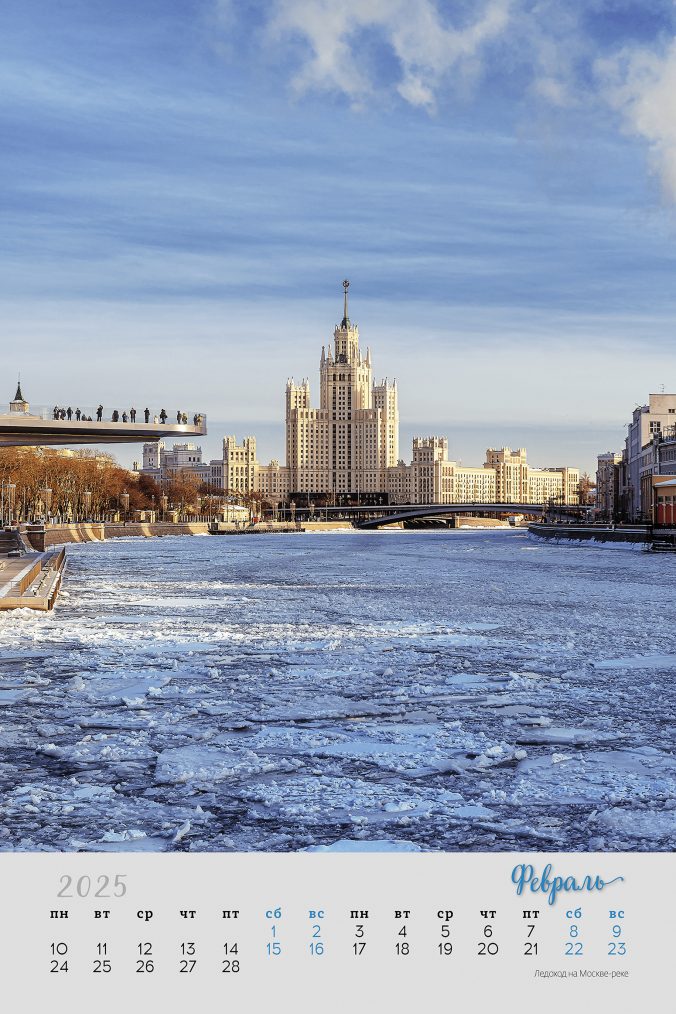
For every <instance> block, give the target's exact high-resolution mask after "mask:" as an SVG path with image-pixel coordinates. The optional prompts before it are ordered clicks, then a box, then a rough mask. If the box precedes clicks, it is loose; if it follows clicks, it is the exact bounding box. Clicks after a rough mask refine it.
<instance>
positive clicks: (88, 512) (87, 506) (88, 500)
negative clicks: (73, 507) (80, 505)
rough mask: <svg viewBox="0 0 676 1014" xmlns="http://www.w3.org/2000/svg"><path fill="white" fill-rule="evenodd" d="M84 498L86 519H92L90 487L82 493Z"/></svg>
mask: <svg viewBox="0 0 676 1014" xmlns="http://www.w3.org/2000/svg"><path fill="white" fill-rule="evenodd" d="M82 499H83V501H84V512H85V521H90V520H91V512H92V491H91V490H90V489H86V490H85V491H84V493H83V494H82Z"/></svg>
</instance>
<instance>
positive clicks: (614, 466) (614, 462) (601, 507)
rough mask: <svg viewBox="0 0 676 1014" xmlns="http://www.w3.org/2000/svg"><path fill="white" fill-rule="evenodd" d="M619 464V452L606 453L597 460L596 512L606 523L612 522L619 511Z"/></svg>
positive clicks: (620, 455)
mask: <svg viewBox="0 0 676 1014" xmlns="http://www.w3.org/2000/svg"><path fill="white" fill-rule="evenodd" d="M621 464H622V454H621V452H619V451H607V452H606V453H605V454H599V456H598V458H597V463H596V510H597V511H598V513H599V515H600V516H601V517H602V518H605V519H606V520H608V521H612V520H613V518H614V517H615V516H616V514H617V511H618V509H619V503H618V500H619V489H620V465H621Z"/></svg>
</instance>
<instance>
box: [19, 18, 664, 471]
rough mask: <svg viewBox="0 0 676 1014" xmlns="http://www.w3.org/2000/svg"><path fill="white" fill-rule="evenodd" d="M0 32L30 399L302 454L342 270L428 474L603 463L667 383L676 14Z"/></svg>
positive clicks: (105, 21)
mask: <svg viewBox="0 0 676 1014" xmlns="http://www.w3.org/2000/svg"><path fill="white" fill-rule="evenodd" d="M3 8H4V19H3V20H4V24H3V37H2V40H1V42H0V51H1V52H2V59H1V61H0V94H2V102H1V103H0V132H1V133H0V137H2V144H1V145H0V184H1V185H0V208H1V215H2V218H1V222H2V228H1V229H0V278H1V279H2V282H1V284H2V288H3V295H4V298H3V332H4V335H5V342H4V349H5V354H4V356H3V363H4V366H5V369H6V372H7V374H8V379H7V380H6V383H5V386H6V387H7V389H8V392H9V393H8V397H9V396H10V395H11V394H13V390H12V391H9V388H11V387H12V384H13V380H14V377H15V375H16V373H17V372H18V371H21V374H22V377H23V378H24V389H25V390H24V393H25V394H26V396H27V397H29V398H30V399H31V400H32V401H33V402H34V403H36V404H38V403H47V404H53V403H54V402H59V403H63V404H68V403H71V402H72V403H78V402H79V403H84V402H88V403H91V404H96V403H97V402H98V401H99V400H101V401H103V402H104V404H105V405H107V406H108V405H110V406H111V407H118V408H120V409H121V408H122V407H124V405H125V404H132V403H135V404H137V405H140V404H141V403H143V404H145V403H155V404H157V405H160V404H162V405H165V406H166V407H167V409H168V410H169V411H175V409H176V408H178V407H181V408H185V409H189V410H190V411H191V412H192V411H193V410H195V409H199V410H203V411H206V412H207V414H208V416H209V419H210V423H211V425H210V436H209V438H208V441H207V442H205V445H204V446H205V451H206V453H207V454H208V455H212V454H216V453H217V449H218V444H219V442H220V438H221V437H222V435H223V434H224V433H225V432H231V431H233V432H237V433H238V435H242V434H243V432H244V431H247V432H252V433H254V434H257V435H258V438H259V444H260V450H261V456H262V457H263V458H269V457H270V456H273V455H274V456H281V455H282V448H283V442H282V434H283V431H282V428H281V426H280V422H281V420H282V413H283V396H284V385H285V381H286V378H287V376H289V375H294V376H295V377H296V378H297V379H300V378H301V377H303V376H306V375H307V376H309V378H310V381H311V383H312V384H313V392H314V393H315V394H316V390H317V386H316V378H317V368H318V358H319V351H320V348H321V345H322V344H323V343H328V342H329V341H330V338H331V333H332V329H333V326H334V325H335V323H336V321H337V320H338V318H339V316H340V309H341V286H340V282H341V280H342V279H343V278H344V277H348V278H350V279H351V281H352V288H351V294H352V304H351V307H352V312H351V315H352V317H353V319H356V320H357V322H358V323H359V325H360V329H361V334H362V341H363V343H364V344H370V345H371V348H372V351H373V358H374V366H375V370H376V373H377V374H378V375H383V376H384V375H387V376H389V377H393V376H396V377H397V379H398V381H399V387H400V411H401V417H402V436H403V439H402V453H404V454H405V455H406V456H408V454H409V450H410V448H409V437H410V435H411V434H412V433H413V432H423V433H429V432H440V433H445V434H447V435H448V436H449V438H450V443H451V449H452V452H453V455H454V456H457V457H458V458H460V459H462V460H464V461H465V462H468V463H469V462H476V463H478V462H479V460H480V459H481V455H482V452H483V449H484V447H485V446H486V445H487V444H492V445H501V444H502V443H509V444H512V445H513V446H514V445H516V446H518V445H522V444H525V445H526V446H527V447H529V449H530V450H531V455H530V456H531V458H532V459H533V460H534V462H535V463H537V464H559V463H563V462H568V463H573V464H575V463H579V464H580V465H582V466H583V467H586V468H590V469H591V468H592V466H593V460H594V456H595V453H596V451H605V450H608V449H610V448H611V447H617V446H619V445H620V443H621V440H622V434H623V424H624V423H625V422H626V421H627V419H628V418H629V416H630V414H631V411H632V409H633V407H634V405H635V404H636V403H637V402H642V401H644V400H645V398H646V397H647V394H648V392H649V391H650V390H659V389H660V385H662V384H664V385H665V386H666V389H667V390H669V389H672V390H673V389H676V341H675V339H674V319H675V313H674V311H675V310H676V286H674V283H673V280H674V273H675V271H676V227H675V219H674V210H673V205H674V200H675V199H676V43H675V29H676V7H675V6H674V4H673V3H671V2H669V3H667V2H658V0H653V2H651V0H644V2H642V3H634V2H621V0H585V2H582V0H577V2H571V3H568V4H566V5H562V4H560V3H554V2H553V0H538V2H535V0H533V2H527V0H512V2H509V0H486V2H472V3H469V2H468V3H462V2H451V0H447V2H443V3H442V2H441V0H439V2H437V3H435V2H433V0H415V2H413V0H409V2H407V3H404V2H403V0H359V2H357V0H343V3H342V4H340V5H336V4H335V3H329V2H328V0H269V2H263V0H261V2H234V0H233V2H232V3H227V2H226V0H200V2H191V0H182V2H180V3H179V2H174V0H162V2H160V0H146V2H144V3H142V4H138V3H131V2H128V0H116V3H115V4H111V3H110V2H108V0H107V2H105V3H104V2H99V0H86V2H85V0H82V2H78V0H65V2H61V3H59V4H54V3H46V2H45V3H42V2H36V0H23V2H17V0H6V2H5V4H4V5H3ZM135 456H136V452H135V451H134V449H133V448H129V449H128V451H127V450H126V449H125V451H123V452H122V453H121V454H120V457H121V459H122V460H124V461H130V460H131V459H132V458H133V457H135Z"/></svg>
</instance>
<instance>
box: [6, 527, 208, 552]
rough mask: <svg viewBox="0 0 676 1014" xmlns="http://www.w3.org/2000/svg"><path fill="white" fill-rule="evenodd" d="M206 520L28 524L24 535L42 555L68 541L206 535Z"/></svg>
mask: <svg viewBox="0 0 676 1014" xmlns="http://www.w3.org/2000/svg"><path fill="white" fill-rule="evenodd" d="M208 528H209V526H208V524H207V522H206V521H203V522H202V521H199V522H185V523H182V522H178V523H176V524H170V523H169V522H166V523H165V522H156V523H154V524H150V523H147V524H146V523H141V522H136V521H130V522H129V523H128V524H124V523H123V522H106V523H103V522H101V523H99V522H92V523H81V524H72V525H45V526H44V527H43V526H42V525H40V526H37V525H28V526H27V527H26V530H25V533H24V536H25V539H26V540H27V541H28V542H29V543H30V545H31V547H32V548H33V549H36V550H38V552H44V551H45V550H46V549H49V548H51V547H52V546H63V545H66V544H68V543H69V542H102V541H103V540H104V539H120V538H131V537H133V536H139V537H143V538H155V537H159V536H163V535H205V534H206V533H207V531H208Z"/></svg>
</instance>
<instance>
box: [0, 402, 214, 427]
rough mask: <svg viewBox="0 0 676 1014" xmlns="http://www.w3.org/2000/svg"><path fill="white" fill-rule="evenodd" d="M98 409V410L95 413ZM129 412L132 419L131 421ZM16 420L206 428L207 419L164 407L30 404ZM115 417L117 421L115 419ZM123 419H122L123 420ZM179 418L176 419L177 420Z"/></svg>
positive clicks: (197, 413)
mask: <svg viewBox="0 0 676 1014" xmlns="http://www.w3.org/2000/svg"><path fill="white" fill-rule="evenodd" d="M99 409H101V411H99ZM132 413H133V414H134V418H133V419H132ZM12 415H15V417H16V418H17V419H29V418H31V417H32V418H38V419H41V420H43V421H44V422H65V423H78V422H105V423H110V422H113V423H118V424H122V425H124V424H125V423H127V424H129V425H131V426H134V425H138V424H139V423H148V424H150V425H158V426H159V425H166V426H195V427H200V428H203V427H205V426H206V421H207V417H206V414H205V413H204V412H195V411H188V410H187V409H186V410H184V409H182V408H181V409H178V408H173V409H172V408H165V407H163V406H161V407H159V408H158V407H157V406H153V407H151V406H149V405H146V404H134V405H123V404H118V405H101V404H100V403H99V405H83V404H70V405H61V404H58V405H57V404H54V405H30V407H29V409H28V412H27V413H26V414H24V413H22V412H17V413H16V414H15V413H12ZM163 415H164V419H163V418H162V417H163ZM115 416H117V418H116V417H115ZM125 416H126V418H125ZM179 417H180V418H179Z"/></svg>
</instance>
